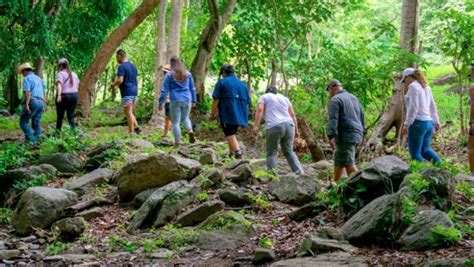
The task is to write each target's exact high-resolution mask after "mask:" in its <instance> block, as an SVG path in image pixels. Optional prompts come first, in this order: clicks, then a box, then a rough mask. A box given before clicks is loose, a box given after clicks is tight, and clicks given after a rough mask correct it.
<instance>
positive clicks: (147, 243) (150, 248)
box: [141, 239, 165, 253]
mask: <svg viewBox="0 0 474 267" xmlns="http://www.w3.org/2000/svg"><path fill="white" fill-rule="evenodd" d="M141 243H142V246H143V251H144V252H145V253H153V252H154V251H155V250H157V249H158V248H162V247H164V246H165V242H164V241H163V240H161V239H144V240H142V242H141Z"/></svg>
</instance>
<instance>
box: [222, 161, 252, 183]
mask: <svg viewBox="0 0 474 267" xmlns="http://www.w3.org/2000/svg"><path fill="white" fill-rule="evenodd" d="M226 178H227V179H228V180H229V181H232V182H234V183H237V184H249V183H252V178H253V174H252V169H251V168H250V166H249V164H248V163H243V164H238V165H237V166H236V167H235V168H233V169H231V170H230V171H229V172H228V173H227V175H226Z"/></svg>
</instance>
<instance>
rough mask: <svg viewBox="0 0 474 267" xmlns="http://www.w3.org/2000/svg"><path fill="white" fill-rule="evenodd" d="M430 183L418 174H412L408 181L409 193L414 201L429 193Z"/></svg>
mask: <svg viewBox="0 0 474 267" xmlns="http://www.w3.org/2000/svg"><path fill="white" fill-rule="evenodd" d="M430 184H431V183H430V181H429V180H427V179H425V178H423V177H422V176H421V175H420V174H419V173H413V174H411V175H410V179H409V180H408V187H409V189H410V193H411V195H412V196H413V198H414V199H415V200H419V199H420V198H421V197H422V196H423V195H424V194H426V193H429V192H430Z"/></svg>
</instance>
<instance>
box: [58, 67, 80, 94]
mask: <svg viewBox="0 0 474 267" xmlns="http://www.w3.org/2000/svg"><path fill="white" fill-rule="evenodd" d="M56 82H60V83H61V84H62V86H63V90H62V91H61V93H62V94H70V93H77V89H78V87H79V78H78V77H77V75H76V73H74V72H72V85H71V81H70V80H69V75H68V74H67V71H66V70H62V71H60V72H59V73H58V76H56Z"/></svg>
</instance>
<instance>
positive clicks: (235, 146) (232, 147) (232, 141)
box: [225, 135, 240, 154]
mask: <svg viewBox="0 0 474 267" xmlns="http://www.w3.org/2000/svg"><path fill="white" fill-rule="evenodd" d="M225 139H226V140H227V143H228V144H229V151H230V153H231V154H233V153H235V152H236V151H238V150H240V146H239V141H237V136H235V135H230V136H227V137H226V138H225Z"/></svg>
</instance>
